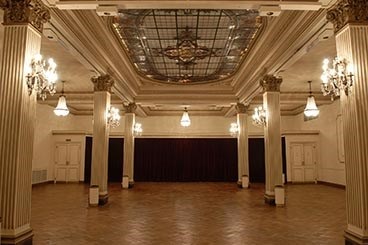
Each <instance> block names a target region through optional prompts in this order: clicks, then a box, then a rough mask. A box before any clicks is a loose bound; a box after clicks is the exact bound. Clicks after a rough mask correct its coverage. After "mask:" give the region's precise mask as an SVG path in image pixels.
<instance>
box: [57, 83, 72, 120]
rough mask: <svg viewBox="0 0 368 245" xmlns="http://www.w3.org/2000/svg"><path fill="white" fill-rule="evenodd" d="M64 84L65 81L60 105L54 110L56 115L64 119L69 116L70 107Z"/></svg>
mask: <svg viewBox="0 0 368 245" xmlns="http://www.w3.org/2000/svg"><path fill="white" fill-rule="evenodd" d="M64 82H65V81H62V84H63V87H62V90H61V95H60V96H59V101H58V104H57V106H56V108H55V109H54V113H55V115H56V116H62V117H65V116H67V115H68V114H69V109H68V106H67V105H66V97H65V95H64Z"/></svg>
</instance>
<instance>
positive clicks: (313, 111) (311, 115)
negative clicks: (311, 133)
mask: <svg viewBox="0 0 368 245" xmlns="http://www.w3.org/2000/svg"><path fill="white" fill-rule="evenodd" d="M308 83H309V96H308V99H307V105H306V106H305V109H304V120H305V121H308V120H312V119H315V118H317V117H318V115H319V110H318V108H317V105H316V101H315V100H314V96H313V95H312V81H308Z"/></svg>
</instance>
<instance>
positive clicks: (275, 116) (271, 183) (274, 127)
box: [260, 75, 283, 204]
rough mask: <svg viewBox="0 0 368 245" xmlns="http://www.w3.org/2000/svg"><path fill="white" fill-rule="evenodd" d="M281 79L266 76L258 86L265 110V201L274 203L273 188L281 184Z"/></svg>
mask: <svg viewBox="0 0 368 245" xmlns="http://www.w3.org/2000/svg"><path fill="white" fill-rule="evenodd" d="M281 82H282V79H281V78H276V77H275V76H272V75H266V76H264V77H263V79H262V80H261V82H260V84H261V86H262V87H263V108H265V109H266V112H267V116H266V126H265V128H264V137H265V138H264V139H265V164H266V166H265V168H266V193H265V201H266V203H269V204H274V203H275V186H278V185H283V183H282V156H281V129H280V84H281Z"/></svg>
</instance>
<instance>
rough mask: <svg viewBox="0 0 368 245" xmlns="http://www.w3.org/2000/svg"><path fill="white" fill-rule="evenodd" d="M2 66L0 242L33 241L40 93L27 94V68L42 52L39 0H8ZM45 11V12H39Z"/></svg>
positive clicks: (46, 14)
mask: <svg viewBox="0 0 368 245" xmlns="http://www.w3.org/2000/svg"><path fill="white" fill-rule="evenodd" d="M3 3H4V4H3V5H2V6H1V8H3V9H4V22H3V24H4V26H5V27H4V40H3V49H2V55H1V59H2V62H1V68H0V81H1V82H0V111H1V112H2V113H0V220H2V223H1V244H31V243H32V237H33V232H32V228H31V226H30V220H31V190H32V158H33V157H32V156H33V139H34V129H35V121H36V120H35V119H36V95H35V93H33V94H32V95H29V94H28V87H27V83H26V74H25V68H26V67H27V66H29V65H30V63H31V60H32V58H33V56H34V55H35V54H37V53H39V52H40V48H41V31H42V25H43V23H45V22H47V21H48V20H49V18H50V15H49V12H48V10H47V9H46V8H45V7H44V6H42V4H41V3H40V2H38V1H36V2H35V1H34V2H31V1H21V0H18V1H10V0H9V1H5V2H3ZM41 13H42V14H41Z"/></svg>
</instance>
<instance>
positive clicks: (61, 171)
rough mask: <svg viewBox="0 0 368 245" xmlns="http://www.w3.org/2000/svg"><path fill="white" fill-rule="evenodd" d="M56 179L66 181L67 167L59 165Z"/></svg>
mask: <svg viewBox="0 0 368 245" xmlns="http://www.w3.org/2000/svg"><path fill="white" fill-rule="evenodd" d="M55 181H63V182H65V181H66V167H58V168H56V170H55Z"/></svg>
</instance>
